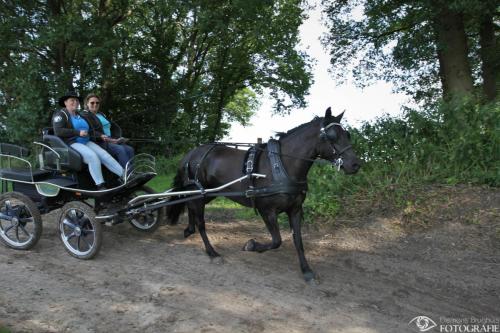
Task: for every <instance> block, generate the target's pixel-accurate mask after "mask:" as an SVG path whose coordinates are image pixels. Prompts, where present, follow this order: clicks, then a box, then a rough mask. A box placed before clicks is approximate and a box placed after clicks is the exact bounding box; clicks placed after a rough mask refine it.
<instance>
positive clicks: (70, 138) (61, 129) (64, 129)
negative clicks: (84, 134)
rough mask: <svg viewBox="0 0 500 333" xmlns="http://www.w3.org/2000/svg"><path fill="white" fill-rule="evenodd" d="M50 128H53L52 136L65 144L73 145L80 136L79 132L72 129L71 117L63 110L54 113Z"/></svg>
mask: <svg viewBox="0 0 500 333" xmlns="http://www.w3.org/2000/svg"><path fill="white" fill-rule="evenodd" d="M52 127H53V128H54V134H55V135H57V136H58V137H60V138H62V139H63V140H64V142H66V143H67V144H72V143H75V142H76V139H77V138H78V137H79V136H80V131H79V130H76V129H75V128H74V127H73V123H72V122H71V115H70V113H69V112H68V110H66V109H65V108H64V109H60V110H58V111H56V112H54V114H53V115H52Z"/></svg>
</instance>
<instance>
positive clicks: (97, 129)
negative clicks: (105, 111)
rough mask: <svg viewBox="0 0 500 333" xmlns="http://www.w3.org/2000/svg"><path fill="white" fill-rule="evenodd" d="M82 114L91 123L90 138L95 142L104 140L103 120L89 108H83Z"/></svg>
mask: <svg viewBox="0 0 500 333" xmlns="http://www.w3.org/2000/svg"><path fill="white" fill-rule="evenodd" d="M80 115H81V116H82V117H83V119H85V120H86V121H87V123H89V125H90V126H89V127H90V128H89V136H90V140H92V141H94V142H103V140H102V138H101V136H102V135H103V134H104V130H103V128H102V124H101V121H100V120H99V118H97V116H96V115H95V114H93V113H92V112H90V111H89V110H83V111H82V112H81V113H80Z"/></svg>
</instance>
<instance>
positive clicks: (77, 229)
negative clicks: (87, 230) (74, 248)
mask: <svg viewBox="0 0 500 333" xmlns="http://www.w3.org/2000/svg"><path fill="white" fill-rule="evenodd" d="M81 234H82V229H81V228H80V227H76V228H75V236H77V237H79V236H80V235H81Z"/></svg>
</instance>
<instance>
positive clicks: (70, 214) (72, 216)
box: [66, 209, 80, 226]
mask: <svg viewBox="0 0 500 333" xmlns="http://www.w3.org/2000/svg"><path fill="white" fill-rule="evenodd" d="M66 217H67V218H68V219H69V220H70V221H71V222H73V225H75V226H79V225H80V218H79V217H78V215H77V213H76V209H71V210H70V211H69V212H68V214H66Z"/></svg>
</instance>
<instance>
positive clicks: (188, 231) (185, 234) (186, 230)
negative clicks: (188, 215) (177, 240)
mask: <svg viewBox="0 0 500 333" xmlns="http://www.w3.org/2000/svg"><path fill="white" fill-rule="evenodd" d="M192 234H194V231H191V230H190V229H189V228H186V229H184V238H188V237H189V236H191V235H192Z"/></svg>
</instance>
